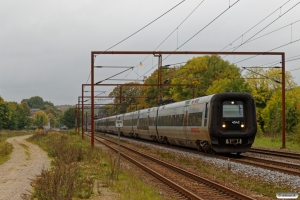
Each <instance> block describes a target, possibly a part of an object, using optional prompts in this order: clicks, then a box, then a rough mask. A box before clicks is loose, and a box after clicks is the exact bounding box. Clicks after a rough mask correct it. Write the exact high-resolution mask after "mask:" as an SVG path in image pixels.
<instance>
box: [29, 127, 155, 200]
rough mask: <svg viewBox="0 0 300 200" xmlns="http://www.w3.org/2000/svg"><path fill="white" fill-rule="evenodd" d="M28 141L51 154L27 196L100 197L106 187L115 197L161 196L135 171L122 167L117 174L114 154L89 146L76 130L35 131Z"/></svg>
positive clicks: (38, 197) (45, 197)
mask: <svg viewBox="0 0 300 200" xmlns="http://www.w3.org/2000/svg"><path fill="white" fill-rule="evenodd" d="M28 141H30V142H33V143H35V144H37V145H39V146H40V147H41V148H42V149H44V150H45V151H47V152H48V155H49V156H50V157H52V162H51V168H50V169H49V170H48V169H43V170H42V172H41V175H40V176H39V178H38V179H37V180H36V181H34V183H33V192H32V193H31V195H30V196H28V199H34V198H37V199H87V198H91V197H95V196H98V197H99V196H101V195H102V194H103V192H102V191H104V190H107V188H109V189H110V190H111V191H113V192H115V194H114V196H115V198H114V199H120V200H123V199H124V200H125V199H126V200H127V199H132V200H134V199H137V200H139V199H145V200H148V199H149V200H150V199H151V200H152V199H157V200H160V199H161V198H160V196H159V195H158V192H157V191H156V190H155V189H153V188H151V187H148V186H147V185H145V184H144V183H143V182H141V181H140V180H139V178H138V177H136V176H135V175H134V173H135V172H129V171H125V170H122V168H121V173H120V174H119V175H118V174H117V165H116V163H117V157H116V155H115V154H107V153H105V152H104V151H103V150H102V149H100V148H98V147H97V148H96V147H95V148H94V149H91V148H90V143H89V141H87V140H83V139H81V137H80V136H78V135H76V133H75V132H64V133H55V132H49V133H37V134H35V135H33V137H31V138H29V139H28ZM141 191H142V192H141Z"/></svg>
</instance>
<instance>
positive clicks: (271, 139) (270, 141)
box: [252, 136, 300, 151]
mask: <svg viewBox="0 0 300 200" xmlns="http://www.w3.org/2000/svg"><path fill="white" fill-rule="evenodd" d="M252 146H253V147H266V148H272V149H280V148H281V147H282V138H281V136H259V137H256V138H255V141H254V143H253V145H252ZM285 146H286V149H288V150H296V151H300V143H299V142H298V141H297V140H295V139H293V137H289V136H287V137H286V145H285Z"/></svg>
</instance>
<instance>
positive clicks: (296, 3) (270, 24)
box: [233, 2, 300, 51]
mask: <svg viewBox="0 0 300 200" xmlns="http://www.w3.org/2000/svg"><path fill="white" fill-rule="evenodd" d="M299 3H300V2H298V3H296V4H295V5H294V6H293V7H291V8H290V9H288V10H287V11H285V12H284V13H283V14H282V15H280V16H279V17H278V18H276V19H275V20H273V21H272V22H271V23H269V24H268V25H267V26H265V27H264V28H262V29H261V30H260V31H258V32H257V33H255V34H254V35H253V36H252V37H250V38H249V39H248V40H246V41H245V42H243V43H242V44H240V45H239V46H238V47H237V48H236V49H234V50H233V51H235V50H237V49H238V48H239V47H241V46H242V45H244V44H245V43H247V42H248V41H249V40H251V39H252V38H253V37H254V36H256V35H257V34H259V33H260V32H262V31H263V30H265V29H266V28H267V27H269V26H270V25H271V24H273V23H274V22H275V21H277V20H278V19H279V18H280V17H282V16H283V15H285V14H286V13H288V12H289V11H291V10H292V9H293V8H295V7H296V6H297V5H298V4H299Z"/></svg>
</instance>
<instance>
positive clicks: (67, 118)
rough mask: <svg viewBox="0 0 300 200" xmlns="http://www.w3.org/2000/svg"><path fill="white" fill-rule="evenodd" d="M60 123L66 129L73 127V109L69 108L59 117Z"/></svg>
mask: <svg viewBox="0 0 300 200" xmlns="http://www.w3.org/2000/svg"><path fill="white" fill-rule="evenodd" d="M60 122H61V123H62V124H64V125H66V126H67V127H68V128H73V127H74V126H75V108H74V107H73V108H69V109H68V110H67V111H66V112H65V113H64V114H63V115H62V117H61V120H60Z"/></svg>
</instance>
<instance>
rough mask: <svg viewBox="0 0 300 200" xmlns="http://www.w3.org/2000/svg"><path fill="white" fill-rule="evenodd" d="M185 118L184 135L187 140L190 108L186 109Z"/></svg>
mask: <svg viewBox="0 0 300 200" xmlns="http://www.w3.org/2000/svg"><path fill="white" fill-rule="evenodd" d="M184 110H185V112H184V116H183V135H184V137H185V138H188V130H187V126H188V107H184Z"/></svg>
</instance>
